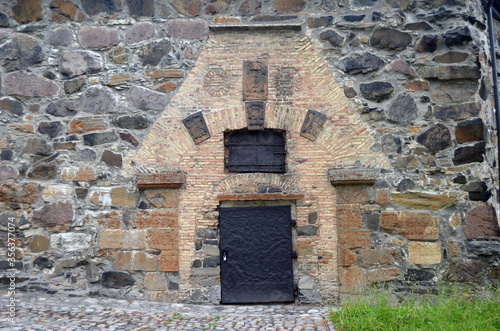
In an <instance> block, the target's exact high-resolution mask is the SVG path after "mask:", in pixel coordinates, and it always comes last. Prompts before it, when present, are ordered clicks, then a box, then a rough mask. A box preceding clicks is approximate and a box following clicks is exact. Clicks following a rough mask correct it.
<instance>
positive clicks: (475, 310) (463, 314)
mask: <svg viewBox="0 0 500 331" xmlns="http://www.w3.org/2000/svg"><path fill="white" fill-rule="evenodd" d="M329 318H330V320H331V321H332V323H333V325H334V327H335V329H336V330H337V331H346V330H354V331H361V330H384V331H390V330H426V331H431V330H439V331H442V330H450V331H457V330H467V331H474V330H480V331H488V330H500V291H498V290H493V291H491V290H490V291H466V290H463V289H462V290H458V289H456V288H452V289H451V290H450V289H448V290H444V289H440V291H439V295H437V296H435V297H428V296H426V297H421V298H420V299H418V297H410V296H407V297H405V299H403V300H400V301H396V300H394V297H391V296H390V294H389V293H388V292H387V291H385V290H383V291H377V292H376V293H375V291H374V293H372V294H371V295H369V296H364V297H357V298H351V299H347V300H346V301H345V302H343V304H342V308H341V309H340V310H339V311H336V312H335V311H331V312H330V315H329Z"/></svg>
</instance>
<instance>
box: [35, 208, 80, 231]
mask: <svg viewBox="0 0 500 331" xmlns="http://www.w3.org/2000/svg"><path fill="white" fill-rule="evenodd" d="M73 217H74V211H73V206H72V204H71V202H56V203H52V204H48V205H46V206H44V207H43V208H41V209H36V210H34V211H33V218H32V223H33V224H34V225H38V226H56V225H63V224H69V223H71V222H72V221H73Z"/></svg>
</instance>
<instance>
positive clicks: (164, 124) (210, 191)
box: [125, 25, 391, 304]
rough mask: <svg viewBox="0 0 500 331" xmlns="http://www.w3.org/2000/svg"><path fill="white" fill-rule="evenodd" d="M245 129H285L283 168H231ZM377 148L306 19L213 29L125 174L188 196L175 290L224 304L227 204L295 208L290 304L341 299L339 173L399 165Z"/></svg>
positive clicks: (170, 253) (179, 297)
mask: <svg viewBox="0 0 500 331" xmlns="http://www.w3.org/2000/svg"><path fill="white" fill-rule="evenodd" d="M249 30H251V31H252V34H251V35H250V34H248V31H249ZM245 130H248V131H253V130H271V131H272V130H274V131H275V132H282V133H283V137H284V139H285V146H286V151H285V152H286V154H285V158H284V159H285V170H284V172H283V171H259V169H255V171H253V170H248V171H244V172H239V171H238V169H235V172H230V171H228V169H227V166H226V162H227V150H226V148H227V146H225V139H226V138H227V136H228V134H231V133H233V132H244V131H245ZM262 132H264V131H262ZM373 144H374V140H373V138H372V134H371V131H370V129H369V127H368V126H367V125H366V124H364V123H363V122H362V120H361V118H360V115H359V114H358V110H357V109H356V106H355V105H354V104H353V103H352V102H351V101H349V100H348V99H347V98H346V97H345V96H344V93H343V89H342V86H341V85H339V84H338V83H336V82H335V79H334V77H333V75H332V73H331V71H330V70H329V68H328V67H327V65H326V64H325V63H324V61H323V60H322V58H321V56H320V54H319V53H318V52H317V50H316V49H315V47H314V45H313V44H312V42H311V40H310V39H309V37H308V36H306V35H304V34H303V33H302V32H301V30H300V26H295V25H284V26H231V27H220V26H219V27H212V28H211V34H210V38H209V40H208V42H207V44H206V45H205V48H204V49H203V51H202V52H201V54H200V55H199V57H198V59H197V62H196V65H195V67H194V68H193V69H192V71H191V72H190V73H189V75H188V76H187V78H186V80H185V82H184V83H183V85H182V86H181V87H180V88H179V91H178V92H177V94H176V95H175V96H173V97H172V99H171V101H170V103H169V104H168V106H167V107H166V109H165V110H164V111H163V113H162V115H161V116H160V118H159V119H158V120H157V122H156V124H155V125H154V127H153V128H152V129H151V131H150V133H149V134H148V136H147V137H146V138H145V140H144V141H143V142H142V145H141V147H140V149H138V150H137V151H136V152H134V153H131V154H129V155H128V156H127V158H126V162H125V163H126V165H127V168H126V169H125V174H126V175H134V174H135V175H137V185H138V187H139V189H140V190H143V191H145V192H144V193H143V194H149V195H151V194H155V193H154V192H155V191H158V192H160V191H164V190H175V191H176V192H177V196H178V200H177V201H178V206H177V207H178V208H177V210H178V215H177V225H176V227H175V228H169V231H170V232H169V233H173V232H175V235H171V236H170V237H169V240H170V242H172V241H173V240H177V242H176V243H175V244H176V247H175V248H173V247H172V246H169V248H168V249H166V250H165V252H162V256H163V257H164V260H163V261H164V264H163V266H164V268H163V269H162V268H161V266H160V271H161V272H165V273H177V272H178V281H179V288H178V292H177V293H176V295H173V294H172V293H167V294H165V296H167V297H171V298H174V299H172V301H180V302H197V303H202V302H211V303H216V304H218V303H220V302H221V285H222V288H224V285H225V284H221V281H222V282H224V279H223V278H222V279H221V267H220V265H221V263H222V261H221V260H222V258H223V257H221V247H223V243H221V240H223V238H221V233H220V231H219V230H220V224H219V222H220V215H221V214H223V213H224V212H222V213H220V212H221V209H223V208H238V207H240V208H249V207H252V206H254V207H256V206H259V207H269V206H290V210H291V212H290V217H291V218H293V219H294V221H295V223H294V224H293V227H291V237H290V240H291V243H292V247H291V250H292V251H295V252H296V253H297V258H296V259H294V260H293V262H292V265H293V274H292V280H293V284H291V285H290V286H294V284H295V285H296V288H295V289H293V290H294V294H293V297H292V299H291V300H293V301H297V302H301V303H318V302H324V301H336V300H337V299H338V296H339V292H340V290H341V288H340V281H339V277H341V278H340V279H342V275H341V274H339V261H338V253H339V240H340V241H342V240H343V237H342V236H341V237H339V227H338V219H337V204H338V201H337V196H338V194H337V191H336V188H335V187H334V186H333V185H332V183H333V182H332V174H331V172H330V170H331V169H333V168H340V169H345V168H349V169H352V167H353V165H354V164H356V165H360V167H362V168H367V169H390V168H391V166H390V164H389V162H388V160H387V159H386V157H385V156H384V155H383V154H381V153H378V152H373V151H371V147H372V146H373ZM354 173H356V171H354ZM351 175H352V174H351ZM348 181H349V179H348V180H347V182H348ZM347 182H346V183H347ZM348 187H350V186H348ZM341 190H344V191H342V192H341V193H340V194H341V196H342V197H345V188H344V189H341ZM353 190H354V191H353V192H355V191H356V190H357V188H354V189H353ZM152 192H153V193H152ZM339 192H340V191H339ZM360 203H363V202H360ZM340 204H342V205H344V204H345V201H343V202H340ZM344 207H345V206H344ZM269 210H271V209H269ZM222 217H224V216H222ZM223 235H224V234H223ZM288 250H290V249H288ZM290 254H291V252H290ZM291 255H292V254H291ZM291 255H290V256H291ZM290 258H292V257H290ZM161 263H162V260H160V264H161ZM270 267H272V266H270ZM340 271H341V272H345V270H343V269H341V270H340ZM152 295H153V294H152ZM155 295H156V294H155ZM223 301H224V300H223ZM284 301H290V297H288V298H287V299H286V300H284Z"/></svg>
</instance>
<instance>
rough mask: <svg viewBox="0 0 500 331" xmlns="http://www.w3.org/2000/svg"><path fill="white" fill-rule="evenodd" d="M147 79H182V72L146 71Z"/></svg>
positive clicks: (171, 70)
mask: <svg viewBox="0 0 500 331" xmlns="http://www.w3.org/2000/svg"><path fill="white" fill-rule="evenodd" d="M145 73H146V78H148V79H164V78H183V77H184V71H183V70H180V69H158V70H155V71H151V70H146V71H145Z"/></svg>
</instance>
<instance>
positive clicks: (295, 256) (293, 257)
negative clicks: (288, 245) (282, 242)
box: [292, 251, 299, 259]
mask: <svg viewBox="0 0 500 331" xmlns="http://www.w3.org/2000/svg"><path fill="white" fill-rule="evenodd" d="M297 257H299V256H298V255H297V252H296V251H292V259H296V258H297Z"/></svg>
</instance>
